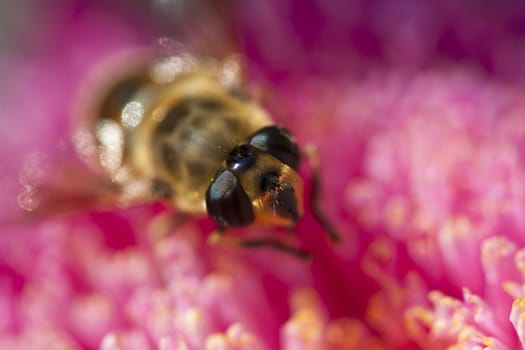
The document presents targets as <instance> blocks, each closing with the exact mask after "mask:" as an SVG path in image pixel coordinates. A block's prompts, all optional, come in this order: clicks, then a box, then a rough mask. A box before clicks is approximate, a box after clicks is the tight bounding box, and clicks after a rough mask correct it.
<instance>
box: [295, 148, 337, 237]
mask: <svg viewBox="0 0 525 350" xmlns="http://www.w3.org/2000/svg"><path fill="white" fill-rule="evenodd" d="M303 154H304V155H305V156H306V158H308V161H309V163H310V168H311V171H312V181H313V184H312V196H311V197H310V205H311V208H312V212H313V214H314V216H315V218H316V219H317V221H319V223H320V224H321V226H323V228H324V230H325V232H326V233H327V234H328V236H329V237H330V239H331V240H332V241H333V242H340V241H341V236H340V235H339V233H338V232H337V230H336V229H335V228H334V226H333V225H332V223H331V222H330V220H328V218H327V217H326V215H325V214H324V212H323V211H322V210H321V208H320V207H319V198H320V193H321V177H320V174H319V168H320V167H319V154H318V153H317V148H316V147H315V145H313V144H309V145H307V146H306V147H305V148H304V149H303Z"/></svg>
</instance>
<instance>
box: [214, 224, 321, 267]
mask: <svg viewBox="0 0 525 350" xmlns="http://www.w3.org/2000/svg"><path fill="white" fill-rule="evenodd" d="M224 232H225V229H221V228H218V229H216V230H215V231H214V232H213V233H212V234H211V235H210V238H209V239H208V242H210V243H211V244H217V243H226V244H233V245H238V246H240V247H244V248H248V249H254V248H261V247H268V248H273V249H277V250H279V251H281V252H284V253H287V254H291V255H293V256H295V257H298V258H300V259H304V260H311V259H312V256H311V254H310V253H308V252H306V251H304V250H301V249H299V248H296V247H293V246H291V245H288V244H286V243H284V242H281V241H279V240H276V239H272V238H254V239H240V238H237V237H232V236H227V235H225V234H224Z"/></svg>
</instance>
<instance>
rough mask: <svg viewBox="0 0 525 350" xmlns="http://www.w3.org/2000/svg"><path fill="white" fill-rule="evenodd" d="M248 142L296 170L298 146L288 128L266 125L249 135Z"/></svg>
mask: <svg viewBox="0 0 525 350" xmlns="http://www.w3.org/2000/svg"><path fill="white" fill-rule="evenodd" d="M249 143H250V145H252V146H254V147H255V148H258V149H260V150H261V151H265V152H267V153H269V154H271V155H272V156H273V157H275V158H277V159H279V160H280V161H281V162H283V163H284V164H286V165H288V166H289V167H290V168H292V169H295V170H297V168H298V166H299V147H297V143H295V140H294V138H293V136H292V135H291V134H290V132H289V131H288V130H286V129H284V128H281V127H278V126H267V127H264V128H262V129H260V130H259V131H257V132H256V133H255V134H254V135H253V136H252V137H250V140H249Z"/></svg>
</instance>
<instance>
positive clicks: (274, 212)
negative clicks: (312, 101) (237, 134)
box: [206, 126, 303, 228]
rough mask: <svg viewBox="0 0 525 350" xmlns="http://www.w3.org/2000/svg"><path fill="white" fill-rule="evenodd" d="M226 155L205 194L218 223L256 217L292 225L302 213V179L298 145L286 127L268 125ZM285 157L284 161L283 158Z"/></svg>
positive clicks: (223, 224) (236, 223)
mask: <svg viewBox="0 0 525 350" xmlns="http://www.w3.org/2000/svg"><path fill="white" fill-rule="evenodd" d="M248 142H249V143H247V144H241V145H239V146H238V147H236V148H234V149H233V150H232V151H231V152H230V154H229V155H228V157H227V159H226V162H225V168H224V169H222V170H221V171H219V173H218V174H217V176H216V177H215V179H214V180H213V182H212V183H211V184H210V187H209V188H208V191H207V194H206V207H207V211H208V214H209V215H210V217H211V218H212V219H214V220H215V222H216V223H217V224H218V225H219V226H220V227H223V228H225V227H229V226H244V225H248V224H250V223H252V222H254V221H257V222H260V223H268V224H274V225H281V226H293V225H294V224H295V223H297V221H298V220H299V218H300V217H301V215H302V212H303V208H302V192H303V181H302V179H301V178H300V176H299V175H298V174H297V172H296V171H295V170H294V169H293V168H292V167H290V166H289V165H288V164H286V163H284V162H283V161H282V160H285V161H286V162H288V163H290V164H292V165H295V166H297V165H298V163H299V156H298V150H297V145H296V143H295V141H294V140H293V138H292V137H291V135H290V134H289V133H288V132H287V131H286V130H285V129H283V128H279V127H276V126H269V127H264V128H262V129H261V130H259V131H258V132H256V133H255V134H254V135H253V136H251V137H250V138H249V140H248ZM281 159H282V160H281Z"/></svg>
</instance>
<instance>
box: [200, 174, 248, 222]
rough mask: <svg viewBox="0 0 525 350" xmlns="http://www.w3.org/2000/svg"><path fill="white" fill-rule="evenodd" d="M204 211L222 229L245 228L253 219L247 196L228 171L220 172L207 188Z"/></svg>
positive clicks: (235, 178)
mask: <svg viewBox="0 0 525 350" xmlns="http://www.w3.org/2000/svg"><path fill="white" fill-rule="evenodd" d="M206 210H207V211H208V215H209V216H210V217H211V218H212V219H213V220H214V221H215V222H216V223H217V225H219V227H223V228H225V227H238V226H245V225H248V224H250V223H252V222H253V220H254V219H255V216H254V214H253V209H252V203H251V202H250V199H249V198H248V195H247V194H246V192H244V190H243V188H242V186H241V184H240V183H239V180H238V179H237V177H236V176H235V175H234V174H233V173H232V172H231V171H229V170H222V171H221V172H220V173H219V174H218V175H217V177H216V178H215V180H213V182H212V183H211V185H210V187H208V191H207V192H206Z"/></svg>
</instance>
